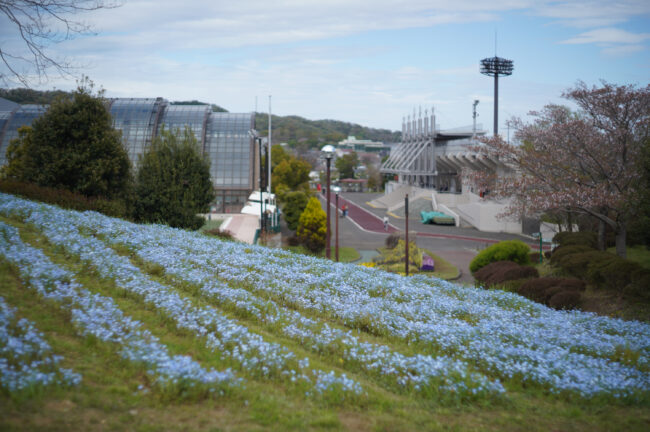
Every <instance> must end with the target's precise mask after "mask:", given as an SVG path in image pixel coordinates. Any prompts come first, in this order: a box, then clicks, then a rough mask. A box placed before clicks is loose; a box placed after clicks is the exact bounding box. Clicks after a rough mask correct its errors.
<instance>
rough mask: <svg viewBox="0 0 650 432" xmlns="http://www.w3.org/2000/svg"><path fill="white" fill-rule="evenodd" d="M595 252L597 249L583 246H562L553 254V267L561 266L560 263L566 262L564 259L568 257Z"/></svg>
mask: <svg viewBox="0 0 650 432" xmlns="http://www.w3.org/2000/svg"><path fill="white" fill-rule="evenodd" d="M593 250H595V249H593V248H590V247H588V246H582V245H574V246H560V247H558V248H556V249H555V250H554V251H553V253H552V254H551V265H554V266H557V265H559V263H560V262H562V260H564V258H566V257H567V256H568V255H572V254H576V253H582V252H591V251H593Z"/></svg>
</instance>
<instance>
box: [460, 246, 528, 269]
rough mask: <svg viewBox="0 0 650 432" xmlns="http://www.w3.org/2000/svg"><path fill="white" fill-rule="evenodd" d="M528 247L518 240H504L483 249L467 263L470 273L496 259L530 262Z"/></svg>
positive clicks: (523, 263)
mask: <svg viewBox="0 0 650 432" xmlns="http://www.w3.org/2000/svg"><path fill="white" fill-rule="evenodd" d="M529 254H530V248H529V247H528V245H527V244H526V243H524V242H522V241H520V240H506V241H502V242H499V243H496V244H493V245H492V246H489V247H487V248H485V249H483V250H482V251H481V252H479V253H478V255H476V256H475V257H474V259H473V260H472V262H471V263H470V264H469V270H470V271H471V272H472V274H474V273H476V272H477V271H478V270H480V269H481V268H483V267H485V266H486V265H488V264H490V263H493V262H496V261H513V262H516V263H517V264H522V265H526V264H530V257H529Z"/></svg>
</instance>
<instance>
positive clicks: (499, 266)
mask: <svg viewBox="0 0 650 432" xmlns="http://www.w3.org/2000/svg"><path fill="white" fill-rule="evenodd" d="M537 277H539V272H538V271H537V269H536V268H534V267H531V266H521V265H519V264H517V263H515V262H512V261H497V262H493V263H490V264H488V265H486V266H485V267H483V268H481V269H480V270H478V271H477V272H476V273H475V274H474V278H475V279H476V280H477V281H478V282H480V283H482V284H483V285H485V286H491V285H497V284H503V283H505V282H508V281H513V280H519V279H528V278H537Z"/></svg>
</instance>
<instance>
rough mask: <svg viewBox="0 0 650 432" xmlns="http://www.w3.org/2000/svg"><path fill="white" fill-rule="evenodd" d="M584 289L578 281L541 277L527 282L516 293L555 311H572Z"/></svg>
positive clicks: (584, 285) (582, 284)
mask: <svg viewBox="0 0 650 432" xmlns="http://www.w3.org/2000/svg"><path fill="white" fill-rule="evenodd" d="M585 287H586V284H585V282H584V281H582V280H580V279H575V278H559V277H543V278H537V279H530V280H528V281H527V282H525V283H524V284H523V285H522V286H521V287H520V288H519V290H518V291H517V292H518V293H519V294H520V295H523V296H524V297H527V298H529V299H530V300H533V301H536V302H538V303H542V304H545V305H547V306H550V307H553V308H555V309H572V308H574V307H575V306H577V305H578V304H579V302H580V298H581V294H580V293H581V292H582V291H584V290H585Z"/></svg>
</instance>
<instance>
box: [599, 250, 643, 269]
mask: <svg viewBox="0 0 650 432" xmlns="http://www.w3.org/2000/svg"><path fill="white" fill-rule="evenodd" d="M607 252H611V253H613V254H616V248H615V247H611V248H609V249H607ZM627 259H629V260H630V261H636V262H638V263H639V264H641V265H642V266H643V267H645V268H647V269H650V250H649V249H648V248H646V247H645V246H629V247H628V248H627Z"/></svg>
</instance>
